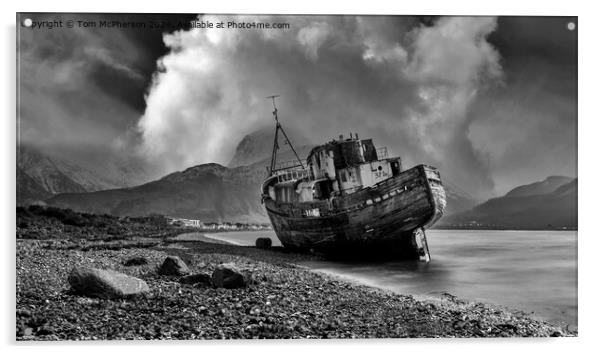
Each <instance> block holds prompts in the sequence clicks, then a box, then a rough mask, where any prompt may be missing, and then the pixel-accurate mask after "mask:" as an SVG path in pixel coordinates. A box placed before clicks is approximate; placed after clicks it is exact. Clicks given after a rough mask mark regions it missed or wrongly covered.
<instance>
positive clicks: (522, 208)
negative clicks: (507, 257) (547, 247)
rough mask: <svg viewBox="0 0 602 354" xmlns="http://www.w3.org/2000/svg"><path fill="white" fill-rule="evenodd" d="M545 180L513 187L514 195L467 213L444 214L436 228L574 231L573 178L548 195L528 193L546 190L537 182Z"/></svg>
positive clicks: (574, 185)
mask: <svg viewBox="0 0 602 354" xmlns="http://www.w3.org/2000/svg"><path fill="white" fill-rule="evenodd" d="M546 181H548V179H546V180H545V181H541V182H536V183H533V184H530V185H527V186H520V187H517V188H515V189H513V191H515V192H512V193H508V194H506V195H505V196H503V197H499V198H493V199H490V200H488V201H486V202H485V203H482V204H480V205H478V206H476V207H474V208H473V209H471V210H469V211H465V212H460V213H455V214H451V215H448V216H446V217H444V218H443V219H442V220H441V221H440V223H439V224H438V227H455V228H496V229H565V228H566V229H576V228H577V195H578V194H577V192H578V183H577V179H572V180H571V181H570V182H568V183H565V184H562V185H560V186H558V187H557V188H556V189H554V190H553V191H551V192H549V193H542V194H532V192H533V190H540V191H541V190H544V191H546V190H548V189H547V187H546V188H542V187H541V186H542V184H541V183H544V184H546V183H545V182H546ZM548 182H549V181H548ZM537 183H540V184H539V185H538V184H537ZM529 186H531V187H529ZM533 186H535V188H532V187H533ZM517 191H518V192H517Z"/></svg>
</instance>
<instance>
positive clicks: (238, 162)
mask: <svg viewBox="0 0 602 354" xmlns="http://www.w3.org/2000/svg"><path fill="white" fill-rule="evenodd" d="M286 135H287V136H288V138H289V139H290V141H291V142H292V143H293V146H294V147H295V150H296V151H297V153H298V154H299V157H300V158H301V159H305V157H306V156H307V154H305V155H304V154H301V153H300V151H299V148H301V147H303V146H307V145H312V142H311V140H309V139H308V138H306V137H305V136H303V134H301V133H300V132H299V131H297V130H294V129H286ZM278 136H279V139H278V146H279V148H280V149H279V152H280V153H286V152H287V151H291V148H290V146H289V145H288V144H287V143H286V140H285V139H284V136H283V135H282V134H278ZM273 146H274V128H273V127H269V128H263V129H260V130H257V131H255V132H253V133H251V134H247V135H246V136H245V137H244V138H243V139H242V140H241V141H240V142H239V143H238V145H237V146H236V151H235V152H234V156H233V157H232V160H230V163H228V166H229V167H238V166H248V165H251V164H254V163H257V162H260V161H262V160H265V159H266V158H267V157H269V156H271V155H272V147H273ZM291 155H292V156H293V158H294V154H291Z"/></svg>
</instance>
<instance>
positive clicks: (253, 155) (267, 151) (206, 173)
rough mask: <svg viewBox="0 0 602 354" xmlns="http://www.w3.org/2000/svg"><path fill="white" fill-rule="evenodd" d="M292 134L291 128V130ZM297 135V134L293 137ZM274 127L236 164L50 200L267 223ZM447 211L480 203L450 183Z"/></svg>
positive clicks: (251, 139) (288, 154)
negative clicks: (264, 187) (264, 186)
mask: <svg viewBox="0 0 602 354" xmlns="http://www.w3.org/2000/svg"><path fill="white" fill-rule="evenodd" d="M287 133H288V132H287ZM289 134H290V135H289V137H290V138H291V140H293V143H294V144H295V149H296V151H297V153H298V154H299V156H300V157H301V159H303V160H304V159H305V157H306V156H307V154H308V153H309V151H310V150H311V148H312V147H313V146H314V145H313V144H305V145H303V144H298V143H296V141H298V142H308V141H309V139H307V138H303V137H302V136H300V135H299V134H298V133H297V132H293V133H289ZM293 134H294V135H293ZM272 143H273V131H272V129H262V130H259V131H256V132H254V133H251V134H248V135H247V136H245V137H244V138H243V139H242V141H241V142H240V143H239V144H238V147H237V149H236V153H235V154H234V156H233V157H232V160H231V162H230V164H231V165H237V164H240V163H249V162H251V163H250V164H249V165H246V166H238V167H233V168H229V167H224V166H221V165H218V164H204V165H199V166H195V167H191V168H189V169H187V170H185V171H181V172H175V173H172V174H170V175H167V176H165V177H163V178H161V179H159V180H156V181H153V182H150V183H146V184H143V185H140V186H137V187H131V188H120V189H110V190H104V191H97V192H93V193H66V194H60V195H58V196H55V197H53V198H50V199H49V200H48V201H47V202H48V203H49V204H51V205H54V206H58V207H63V208H71V209H74V210H79V211H87V212H92V213H108V214H114V215H134V216H141V215H149V214H164V215H169V216H174V217H184V218H191V219H200V220H203V221H238V222H267V221H268V218H267V214H266V213H265V210H264V208H263V206H262V205H261V201H260V191H259V188H260V185H261V182H262V181H263V179H264V177H265V176H266V166H268V165H269V163H270V159H271V156H270V155H271V151H272ZM279 146H280V150H279V152H278V158H277V161H278V162H282V161H291V160H294V159H295V156H294V154H293V152H292V150H291V149H290V147H288V146H287V145H286V144H284V142H283V141H281V142H280V143H279ZM446 190H447V193H448V207H447V212H457V211H463V210H467V209H470V208H471V207H472V206H474V205H475V204H476V202H475V201H474V200H473V199H472V198H471V197H470V195H468V194H467V193H465V192H462V191H460V190H459V189H457V188H455V187H453V185H452V184H449V185H447V184H446Z"/></svg>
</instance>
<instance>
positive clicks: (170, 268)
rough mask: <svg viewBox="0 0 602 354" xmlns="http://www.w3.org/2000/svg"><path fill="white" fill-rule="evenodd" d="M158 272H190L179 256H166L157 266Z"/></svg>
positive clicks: (172, 273)
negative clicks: (159, 265)
mask: <svg viewBox="0 0 602 354" xmlns="http://www.w3.org/2000/svg"><path fill="white" fill-rule="evenodd" d="M159 274H160V275H176V276H183V275H188V274H190V269H188V266H187V265H186V263H184V261H183V260H182V259H181V258H180V257H177V256H168V257H167V258H165V261H163V264H162V265H161V267H159Z"/></svg>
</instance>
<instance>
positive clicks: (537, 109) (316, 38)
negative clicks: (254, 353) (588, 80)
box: [7, 5, 596, 349]
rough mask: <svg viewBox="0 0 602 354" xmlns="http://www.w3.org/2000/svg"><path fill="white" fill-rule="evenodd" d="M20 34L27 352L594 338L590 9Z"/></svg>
mask: <svg viewBox="0 0 602 354" xmlns="http://www.w3.org/2000/svg"><path fill="white" fill-rule="evenodd" d="M199 6H201V5H199ZM201 10H202V9H201ZM15 26H16V59H17V61H16V160H14V161H16V187H15V191H16V204H15V205H14V207H12V210H13V212H14V211H15V210H16V225H15V227H16V236H15V239H16V241H15V252H16V258H15V261H16V268H14V269H16V275H15V280H16V283H15V287H16V289H15V290H16V292H15V305H16V308H15V322H14V324H15V335H14V340H16V342H19V343H20V342H32V341H53V342H56V341H59V342H64V341H119V340H136V341H151V340H186V341H191V340H192V341H194V340H221V339H227V340H230V339H246V340H256V339H289V340H299V339H312V340H329V339H330V340H331V339H392V338H438V340H441V341H443V340H445V339H444V338H484V337H493V338H502V337H503V338H506V337H577V336H578V335H579V326H578V317H579V316H578V308H579V306H578V296H577V293H578V291H577V282H578V281H577V280H578V277H577V275H578V272H577V271H578V269H577V268H578V257H577V253H578V252H577V244H578V243H577V230H578V205H577V202H578V172H577V167H578V164H577V160H578V159H577V146H578V140H577V139H578V134H577V127H578V109H577V107H578V89H577V84H578V80H577V73H578V55H577V45H578V32H579V21H578V17H577V16H574V13H567V14H566V15H565V16H547V15H546V16H534V15H524V16H519V15H495V14H487V15H439V14H433V13H431V14H361V13H359V14H329V15H320V14H292V13H291V14H270V13H263V14H261V13H257V14H251V13H203V12H201V13H156V12H144V9H143V8H142V7H141V8H140V12H138V13H124V12H98V13H94V12H87V13H83V12H17V13H16V21H15ZM590 45H591V43H590ZM8 118H9V117H7V119H8ZM590 118H592V117H590ZM591 162H592V161H588V162H587V163H591ZM580 163H581V161H580ZM584 163H585V160H584ZM7 236H10V235H7ZM590 236H592V237H595V236H596V235H590ZM11 237H12V236H11ZM105 349H106V348H105ZM163 349H165V347H163Z"/></svg>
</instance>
